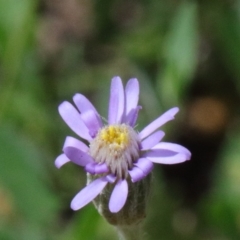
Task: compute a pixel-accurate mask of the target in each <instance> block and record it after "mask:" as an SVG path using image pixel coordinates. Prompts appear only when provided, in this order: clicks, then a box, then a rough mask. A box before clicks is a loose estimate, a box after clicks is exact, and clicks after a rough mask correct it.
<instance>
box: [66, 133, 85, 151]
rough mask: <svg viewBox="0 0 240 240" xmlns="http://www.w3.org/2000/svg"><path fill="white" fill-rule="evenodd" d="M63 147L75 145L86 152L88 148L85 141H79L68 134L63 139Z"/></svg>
mask: <svg viewBox="0 0 240 240" xmlns="http://www.w3.org/2000/svg"><path fill="white" fill-rule="evenodd" d="M65 147H75V148H78V149H79V150H81V151H83V152H87V151H88V149H89V148H88V146H87V145H86V144H85V143H83V142H82V141H80V140H78V139H76V138H74V137H70V136H68V137H66V139H65V142H64V144H63V148H65Z"/></svg>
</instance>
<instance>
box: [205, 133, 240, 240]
mask: <svg viewBox="0 0 240 240" xmlns="http://www.w3.org/2000/svg"><path fill="white" fill-rule="evenodd" d="M239 132H240V129H239V130H238V131H236V132H235V133H232V134H230V138H229V139H228V141H227V144H226V145H225V147H224V149H223V152H222V155H221V156H222V157H221V160H222V161H221V164H219V165H218V167H217V170H218V171H217V172H216V174H215V178H214V179H215V182H214V184H215V186H214V189H213V190H212V191H211V193H210V197H209V198H208V199H207V200H206V199H205V201H204V203H205V205H203V206H204V208H202V209H201V213H204V214H205V216H204V217H205V220H206V221H207V225H208V227H209V228H212V229H218V232H219V233H221V234H225V236H230V238H231V239H235V238H236V239H238V238H239V237H240V233H239V216H240V188H239V186H240V161H239V156H240V148H239V143H240V135H239ZM236 236H238V237H236Z"/></svg>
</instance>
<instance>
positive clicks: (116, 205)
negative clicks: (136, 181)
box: [109, 179, 128, 213]
mask: <svg viewBox="0 0 240 240" xmlns="http://www.w3.org/2000/svg"><path fill="white" fill-rule="evenodd" d="M127 196H128V184H127V181H126V180H122V179H120V180H119V181H118V182H117V184H116V185H115V187H114V189H113V192H112V194H111V197H110V201H109V210H110V212H112V213H117V212H119V211H120V210H121V209H122V208H123V206H124V204H125V203H126V200H127Z"/></svg>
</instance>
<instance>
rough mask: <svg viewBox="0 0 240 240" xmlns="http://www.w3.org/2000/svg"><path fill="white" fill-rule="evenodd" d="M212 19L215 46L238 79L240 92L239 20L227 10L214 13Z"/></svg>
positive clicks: (232, 12) (233, 13)
mask: <svg viewBox="0 0 240 240" xmlns="http://www.w3.org/2000/svg"><path fill="white" fill-rule="evenodd" d="M216 12H217V14H215V18H214V23H215V24H214V28H215V31H214V33H215V36H216V45H217V46H218V48H219V50H220V52H221V53H222V60H223V61H224V62H225V64H226V66H227V67H228V69H229V70H230V72H232V73H233V76H234V77H235V78H236V79H238V81H237V86H238V90H239V92H240V81H239V79H240V68H239V65H240V28H239V24H240V19H239V16H238V15H237V13H236V12H234V11H230V10H229V9H225V8H224V9H220V8H218V11H216Z"/></svg>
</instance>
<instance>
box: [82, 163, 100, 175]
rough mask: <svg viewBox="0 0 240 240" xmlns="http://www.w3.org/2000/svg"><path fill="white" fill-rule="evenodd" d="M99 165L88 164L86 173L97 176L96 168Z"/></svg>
mask: <svg viewBox="0 0 240 240" xmlns="http://www.w3.org/2000/svg"><path fill="white" fill-rule="evenodd" d="M96 165H97V163H93V162H91V163H88V164H87V165H86V166H85V171H86V172H89V173H91V174H95V166H96Z"/></svg>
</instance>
